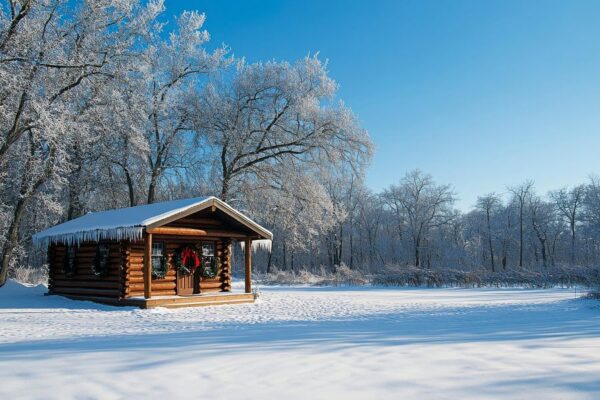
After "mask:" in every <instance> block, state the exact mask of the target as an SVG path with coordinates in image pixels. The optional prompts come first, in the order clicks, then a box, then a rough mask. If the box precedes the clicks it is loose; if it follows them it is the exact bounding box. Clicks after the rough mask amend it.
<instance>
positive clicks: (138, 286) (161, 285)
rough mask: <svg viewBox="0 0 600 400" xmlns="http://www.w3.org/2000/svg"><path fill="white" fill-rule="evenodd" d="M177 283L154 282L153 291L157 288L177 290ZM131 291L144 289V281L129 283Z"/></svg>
mask: <svg viewBox="0 0 600 400" xmlns="http://www.w3.org/2000/svg"><path fill="white" fill-rule="evenodd" d="M176 287H177V285H176V284H175V282H152V292H153V293H154V291H155V290H175V288H176ZM129 290H130V291H143V290H144V284H143V283H134V284H131V285H129Z"/></svg>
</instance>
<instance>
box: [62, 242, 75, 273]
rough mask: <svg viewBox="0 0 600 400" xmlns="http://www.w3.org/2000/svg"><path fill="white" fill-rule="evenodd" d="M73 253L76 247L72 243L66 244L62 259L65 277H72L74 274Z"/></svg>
mask: <svg viewBox="0 0 600 400" xmlns="http://www.w3.org/2000/svg"><path fill="white" fill-rule="evenodd" d="M75 254H76V248H75V246H74V245H68V246H67V252H66V254H65V258H64V260H63V269H62V271H63V273H64V274H65V276H66V277H67V278H72V277H73V276H74V275H75Z"/></svg>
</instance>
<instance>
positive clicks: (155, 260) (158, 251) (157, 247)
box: [152, 242, 164, 272]
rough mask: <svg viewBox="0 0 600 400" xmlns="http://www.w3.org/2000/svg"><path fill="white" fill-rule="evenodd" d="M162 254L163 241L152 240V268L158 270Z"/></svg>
mask: <svg viewBox="0 0 600 400" xmlns="http://www.w3.org/2000/svg"><path fill="white" fill-rule="evenodd" d="M163 255H164V243H162V242H154V243H152V270H153V271H157V272H158V271H160V270H161V269H162V264H163Z"/></svg>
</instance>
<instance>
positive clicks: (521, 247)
mask: <svg viewBox="0 0 600 400" xmlns="http://www.w3.org/2000/svg"><path fill="white" fill-rule="evenodd" d="M522 266H523V202H521V205H520V208H519V267H522Z"/></svg>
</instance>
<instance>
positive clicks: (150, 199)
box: [148, 168, 158, 204]
mask: <svg viewBox="0 0 600 400" xmlns="http://www.w3.org/2000/svg"><path fill="white" fill-rule="evenodd" d="M157 183H158V169H157V168H155V169H153V170H152V176H151V177H150V186H148V204H152V203H154V198H155V195H156V184H157Z"/></svg>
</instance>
